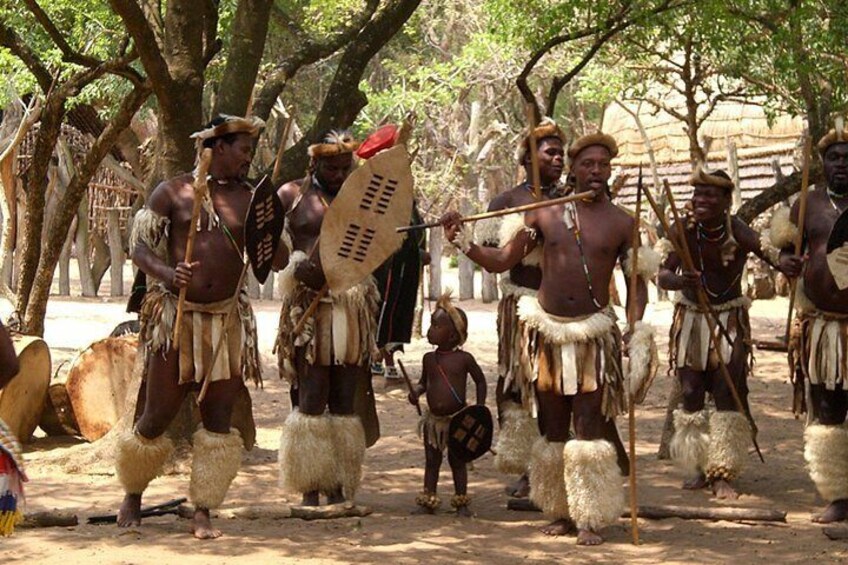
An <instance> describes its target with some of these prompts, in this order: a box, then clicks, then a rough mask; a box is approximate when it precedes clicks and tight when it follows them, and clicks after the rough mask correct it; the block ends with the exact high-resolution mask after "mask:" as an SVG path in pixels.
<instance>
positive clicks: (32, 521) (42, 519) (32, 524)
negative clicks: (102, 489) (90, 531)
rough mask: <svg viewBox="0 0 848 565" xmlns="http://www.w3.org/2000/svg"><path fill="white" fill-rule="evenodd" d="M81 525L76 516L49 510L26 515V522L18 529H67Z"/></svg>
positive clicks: (19, 525)
mask: <svg viewBox="0 0 848 565" xmlns="http://www.w3.org/2000/svg"><path fill="white" fill-rule="evenodd" d="M77 525H79V520H78V519H77V515H76V514H71V513H70V512H60V511H59V510H48V511H45V512H32V513H28V514H26V515H24V521H23V522H21V523H20V524H18V525H17V527H18V528H22V529H28V528H29V529H32V528H67V527H69V526H77Z"/></svg>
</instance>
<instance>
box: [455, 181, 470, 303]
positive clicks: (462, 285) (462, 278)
mask: <svg viewBox="0 0 848 565" xmlns="http://www.w3.org/2000/svg"><path fill="white" fill-rule="evenodd" d="M459 209H460V213H461V214H462V215H463V216H468V215H469V214H471V213H472V212H471V203H470V202H468V197H467V193H466V194H465V195H463V198H462V202H460V205H459ZM469 229H470V227H469ZM457 256H458V259H459V260H458V261H457V262H458V264H459V299H460V300H474V262H473V261H471V259H469V258H468V257H466V256H465V253H459V252H457Z"/></svg>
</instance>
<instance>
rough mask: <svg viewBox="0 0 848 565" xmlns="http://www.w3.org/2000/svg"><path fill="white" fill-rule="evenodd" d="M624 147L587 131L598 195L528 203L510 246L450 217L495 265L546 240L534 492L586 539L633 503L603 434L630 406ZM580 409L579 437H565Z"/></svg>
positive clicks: (531, 342)
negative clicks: (622, 283) (619, 310)
mask: <svg viewBox="0 0 848 565" xmlns="http://www.w3.org/2000/svg"><path fill="white" fill-rule="evenodd" d="M617 153H618V147H617V145H616V143H615V140H614V139H613V138H612V137H610V136H608V135H604V134H601V133H597V134H592V135H588V136H584V137H582V138H580V139H578V140H577V141H576V142H575V143H574V144H573V145H572V146H571V147H570V148H569V150H568V156H569V158H570V159H571V163H572V165H571V172H572V173H573V174H574V178H575V180H576V185H577V189H576V190H577V192H578V193H579V192H585V191H589V192H591V193H592V196H591V199H589V200H586V201H581V202H577V203H568V204H565V205H562V204H560V205H555V206H550V207H546V208H540V209H538V210H534V211H532V212H529V213H528V214H527V215H526V216H525V218H524V227H522V229H521V230H520V231H519V233H518V234H517V235H516V236H515V237H513V238H512V240H510V242H509V243H507V244H506V245H505V246H504V247H501V248H498V249H495V248H487V247H481V246H478V245H476V244H475V243H473V242H472V241H471V240H470V237H469V236H468V234H467V233H465V232H463V233H460V225H461V223H460V222H459V221H458V220H459V218H458V216H457V215H456V214H455V213H451V214H448V215H447V216H446V217H445V218H443V221H444V223H445V232H446V235H447V236H448V239H450V240H451V241H455V242H456V243H457V244H458V246H459V247H460V249H461V250H462V251H463V252H464V253H465V254H466V255H467V256H468V257H469V258H470V259H472V260H473V261H474V262H475V263H478V264H480V265H481V266H483V267H484V268H486V269H488V270H490V271H494V272H503V271H505V270H507V269H510V268H511V267H513V266H514V265H516V264H518V262H519V261H520V260H521V258H522V257H524V256H526V255H527V254H528V253H530V252H531V251H532V250H533V249H535V248H536V247H537V246H541V247H542V262H541V264H542V276H541V281H540V286H539V292H538V295H537V296H536V297H530V296H525V297H522V298H521V299H520V300H519V302H518V319H519V328H520V331H521V333H522V340H523V348H522V349H523V353H524V355H525V359H526V361H525V362H524V363H522V369H523V370H524V371H526V376H525V377H524V378H525V379H526V380H527V381H528V382H530V383H532V384H533V387H532V391H533V399H532V402H533V404H534V405H535V406H536V408H537V409H538V417H539V428H540V431H541V432H542V435H543V436H544V443H545V445H542V446H540V448H543V449H539V453H538V456H537V453H534V458H533V461H532V462H531V493H532V491H533V490H534V489H535V490H538V492H539V494H538V495H534V496H533V498H534V500H538V501H539V502H540V506H542V507H543V508H545V507H548V508H556V509H558V511H559V512H560V513H561V515H563V516H565V517H568V518H570V520H573V523H574V525H576V527H577V530H578V535H577V543H578V544H580V545H597V544H600V543H602V542H603V539H602V538H601V536H600V530H601V528H603V527H604V526H606V525H608V524H610V523H612V522H614V521H616V520H617V519H618V517H619V516H620V514H621V511H622V508H623V507H624V497H623V490H622V488H621V475H620V471H619V467H618V463H617V457H616V449H615V447H614V445H613V444H612V442H610V441H608V440H606V439H605V437H604V430H605V421H607V420H609V419H612V418H614V417H615V416H616V415H617V414H619V413H621V412H622V411H623V410H625V409H626V406H627V404H626V403H627V394H626V392H625V383H624V375H623V372H622V367H621V358H620V351H621V334H620V332H619V330H618V327H617V326H616V323H615V315H614V313H613V312H612V308H611V306H610V305H609V282H610V279H611V278H612V275H613V268H614V267H615V265H616V263H617V262H619V260H621V261H622V262H624V265H625V267H626V270H629V268H630V267H631V265H629V263H630V262H629V261H628V260H627V257H628V253H629V251H630V249H631V235H632V231H633V222H634V220H633V218H631V217H630V216H629V215H628V214H627V213H626V212H624V211H622V210H620V209H619V208H618V207H616V206H615V205H614V204H612V202H610V200H609V196H608V195H607V183H608V181H609V178H610V176H611V174H612V168H611V165H610V162H611V160H612V159H613V158H614V157H615V156H616V155H617ZM644 251H646V250H644ZM648 256H649V254H648V253H643V252H642V251H640V253H639V263H638V265H633V266H632V268H636V269H637V270H638V272H639V273H640V274H641V275H642V276H641V279H642V280H640V282H639V284H638V285H637V286H638V289H637V291H636V296H628V299H629V300H636V301H637V304H638V307H637V316H636V317H637V319H641V317H642V314H643V312H644V307H645V303H646V300H647V288H646V286H645V284H644V280H645V279H646V278H648V277H650V276H651V274H652V273H651V272H650V271H651V270H655V267H656V265H655V264H654V265H649V263H652V262H651V261H648V260H647V259H648ZM653 263H656V260H654V261H653ZM652 267H653V268H652ZM628 294H629V289H628ZM631 386H632V385H631ZM636 388H638V387H633V389H634V390H635V389H636ZM572 417H573V419H574V430H575V436H576V437H575V439H572V440H569V441H568V442H566V440H568V435H569V429H570V427H571V422H572ZM535 451H536V449H534V452H535ZM586 477H592V479H591V480H586ZM534 478H535V479H536V483H537V484H535V485H534V484H532V483H533V482H534ZM565 517H564V518H563V520H566V519H567V518H565Z"/></svg>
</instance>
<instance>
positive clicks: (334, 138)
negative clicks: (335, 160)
mask: <svg viewBox="0 0 848 565" xmlns="http://www.w3.org/2000/svg"><path fill="white" fill-rule="evenodd" d="M359 145H360V143H359V142H358V141H356V140H355V139H353V136H352V135H351V133H350V132H349V131H346V130H345V131H336V130H332V131H330V133H328V134H327V135H326V136H325V137H324V139H323V140H321V142H320V143H315V144H313V145H310V146H309V149H307V152H308V153H309V156H310V157H311V158H312V159H320V158H322V157H333V156H335V155H342V154H343V153H353V152H354V151H356V150H357V149H359Z"/></svg>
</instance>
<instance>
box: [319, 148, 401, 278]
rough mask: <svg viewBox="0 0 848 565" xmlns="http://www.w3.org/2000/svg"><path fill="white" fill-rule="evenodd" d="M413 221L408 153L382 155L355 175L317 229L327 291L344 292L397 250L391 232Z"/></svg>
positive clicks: (397, 243) (395, 236) (396, 235)
mask: <svg viewBox="0 0 848 565" xmlns="http://www.w3.org/2000/svg"><path fill="white" fill-rule="evenodd" d="M411 217H412V170H411V168H410V158H409V154H408V153H407V152H406V147H404V146H403V145H398V146H396V147H392V148H391V149H387V150H385V151H381V152H380V153H378V154H376V155H374V156H373V157H371V158H370V159H368V161H366V162H365V163H364V164H363V165H362V166H361V167H359V168H358V169H356V170H355V171H353V172H352V173H351V174H350V176H349V177H348V178H347V180H346V181H345V182H344V184H343V185H342V188H341V190H340V191H339V194H338V196H336V197H335V199H333V202H332V204H330V207H329V208H328V209H327V212H326V213H325V214H324V220H323V221H322V223H321V238H320V242H319V245H320V248H319V250H320V253H321V265H322V267H323V268H324V274H325V276H326V278H327V285H328V286H329V288H330V290H331V291H333V292H337V293H338V292H344V291H345V290H347V289H349V288H351V287H353V286H356V285H357V284H359V283H360V282H362V281H363V280H364V279H365V278H366V277H367V276H368V275H370V274H371V273H373V272H374V271H375V270H376V269H377V267H379V266H380V265H382V264H383V262H384V261H385V260H386V259H388V258H389V257H391V255H392V254H393V253H394V252H395V251H397V250H398V248H400V246H401V244H402V243H403V238H404V237H405V234H399V233H397V232H396V231H395V230H396V228H398V227H400V226H406V225H409V219H410V218H411Z"/></svg>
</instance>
